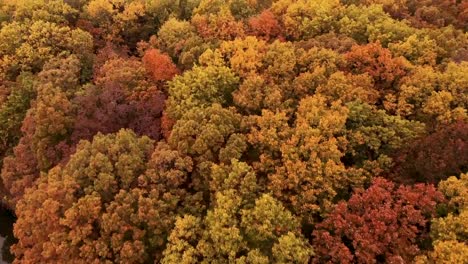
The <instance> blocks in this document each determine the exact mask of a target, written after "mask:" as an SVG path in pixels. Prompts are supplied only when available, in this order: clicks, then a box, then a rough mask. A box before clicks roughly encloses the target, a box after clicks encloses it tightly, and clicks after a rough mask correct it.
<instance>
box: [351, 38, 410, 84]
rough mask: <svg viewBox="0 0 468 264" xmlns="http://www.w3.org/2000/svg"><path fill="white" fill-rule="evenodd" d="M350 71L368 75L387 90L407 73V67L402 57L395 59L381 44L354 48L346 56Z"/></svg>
mask: <svg viewBox="0 0 468 264" xmlns="http://www.w3.org/2000/svg"><path fill="white" fill-rule="evenodd" d="M345 58H346V60H347V62H348V69H349V70H350V71H351V72H353V73H368V74H369V75H370V76H372V77H373V78H374V80H375V82H376V84H378V85H381V86H383V87H384V88H387V87H389V86H392V85H393V84H394V83H395V81H398V80H399V79H400V78H401V77H403V76H405V75H406V73H407V65H406V62H405V60H404V59H403V58H402V57H398V58H393V56H392V54H391V52H390V51H389V50H388V49H386V48H383V47H382V45H380V43H379V42H376V43H370V44H367V45H363V46H353V47H352V48H351V51H349V52H348V53H346V54H345Z"/></svg>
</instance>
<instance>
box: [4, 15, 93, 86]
mask: <svg viewBox="0 0 468 264" xmlns="http://www.w3.org/2000/svg"><path fill="white" fill-rule="evenodd" d="M0 42H2V43H5V44H3V47H2V48H0V54H1V57H2V60H1V65H0V73H1V74H2V78H7V79H15V77H16V76H17V75H18V74H19V72H20V71H31V72H33V73H37V72H39V71H41V70H42V66H43V65H44V63H46V62H47V61H48V60H50V59H52V58H54V57H57V56H58V55H59V54H61V53H64V52H65V53H66V54H75V55H76V56H78V58H79V59H80V60H81V62H82V63H83V64H85V62H86V61H87V60H89V59H90V58H89V57H90V56H91V53H92V52H91V51H92V45H93V42H92V37H91V35H90V34H88V33H87V32H85V31H82V30H80V29H72V28H70V27H68V26H60V25H59V24H55V23H52V22H46V21H43V20H38V21H34V22H31V23H29V24H28V23H25V24H23V23H18V22H12V23H9V24H7V25H5V26H4V27H2V29H1V30H0Z"/></svg>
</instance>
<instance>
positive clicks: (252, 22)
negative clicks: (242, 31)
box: [248, 10, 283, 41]
mask: <svg viewBox="0 0 468 264" xmlns="http://www.w3.org/2000/svg"><path fill="white" fill-rule="evenodd" d="M248 23H249V27H250V30H251V31H252V33H253V35H254V36H256V37H257V38H260V39H263V40H265V41H269V40H273V39H276V38H280V39H281V38H282V36H281V34H282V31H283V29H282V28H281V26H280V24H279V22H278V20H277V19H276V18H275V15H274V14H273V13H272V12H271V11H270V10H265V11H263V12H262V13H260V14H259V15H257V16H254V17H251V18H250V19H249V22H248Z"/></svg>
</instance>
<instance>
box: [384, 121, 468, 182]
mask: <svg viewBox="0 0 468 264" xmlns="http://www.w3.org/2000/svg"><path fill="white" fill-rule="evenodd" d="M467 129H468V123H467V122H465V121H459V122H457V123H454V124H452V125H449V126H447V127H445V128H443V129H440V130H439V131H436V132H434V133H432V134H429V135H427V136H425V137H422V138H420V139H418V140H415V141H413V142H412V143H411V144H408V145H406V146H405V147H403V146H402V149H401V150H400V151H399V152H397V154H396V157H395V161H396V162H395V167H394V168H393V169H392V171H393V172H394V173H393V174H392V177H394V179H396V180H398V181H402V182H428V183H434V184H437V183H438V182H440V181H442V180H445V179H447V177H449V176H451V175H456V174H460V173H462V172H463V171H466V170H467V169H468V168H467V167H466V164H467V162H468V152H467V149H466V145H467V144H468V133H467Z"/></svg>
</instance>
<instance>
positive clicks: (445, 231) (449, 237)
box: [423, 173, 468, 263]
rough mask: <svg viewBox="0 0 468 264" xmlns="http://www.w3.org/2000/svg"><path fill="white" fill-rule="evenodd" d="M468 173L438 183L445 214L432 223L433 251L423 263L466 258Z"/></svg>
mask: <svg viewBox="0 0 468 264" xmlns="http://www.w3.org/2000/svg"><path fill="white" fill-rule="evenodd" d="M467 183H468V174H463V173H462V174H460V177H455V176H451V177H449V178H448V179H447V180H444V181H442V182H440V183H439V190H440V191H441V192H442V193H443V194H444V196H445V198H446V199H447V208H446V209H447V211H448V214H447V215H445V216H442V217H439V218H435V219H433V220H432V224H431V236H432V239H433V245H434V249H433V250H432V251H430V252H428V254H427V257H425V258H424V259H423V260H424V262H423V263H462V262H463V261H464V260H465V259H466V256H468V246H467V245H466V243H465V242H466V234H467V232H468V230H467V226H468V223H467V220H466V219H467V218H468V210H467V208H468V200H467V197H468V184H467Z"/></svg>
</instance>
